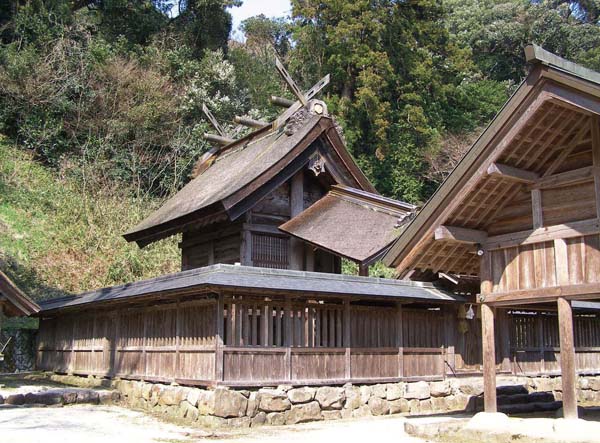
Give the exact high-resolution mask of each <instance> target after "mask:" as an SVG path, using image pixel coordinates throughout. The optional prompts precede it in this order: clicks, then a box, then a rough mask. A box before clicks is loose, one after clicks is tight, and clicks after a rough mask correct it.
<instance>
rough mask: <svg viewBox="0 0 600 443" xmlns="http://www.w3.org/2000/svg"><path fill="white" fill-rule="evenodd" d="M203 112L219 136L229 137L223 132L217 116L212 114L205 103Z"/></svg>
mask: <svg viewBox="0 0 600 443" xmlns="http://www.w3.org/2000/svg"><path fill="white" fill-rule="evenodd" d="M202 112H204V115H206V118H207V119H208V121H209V122H210V124H211V125H213V128H215V130H216V131H217V132H218V133H219V135H220V136H221V137H227V133H226V132H225V131H224V130H223V128H222V127H221V125H220V124H219V122H218V121H217V119H216V118H215V116H214V115H213V114H212V112H210V110H209V109H208V107H207V106H206V104H204V103H202Z"/></svg>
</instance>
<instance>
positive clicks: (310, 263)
mask: <svg viewBox="0 0 600 443" xmlns="http://www.w3.org/2000/svg"><path fill="white" fill-rule="evenodd" d="M304 251H305V252H306V270H307V271H311V272H312V271H314V270H315V250H314V249H313V247H312V246H309V245H307V246H306V248H305V249H304Z"/></svg>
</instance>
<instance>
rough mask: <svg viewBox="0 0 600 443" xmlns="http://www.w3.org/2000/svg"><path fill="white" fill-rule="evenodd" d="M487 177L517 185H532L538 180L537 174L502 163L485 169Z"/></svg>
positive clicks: (493, 164)
mask: <svg viewBox="0 0 600 443" xmlns="http://www.w3.org/2000/svg"><path fill="white" fill-rule="evenodd" d="M487 173H488V175H490V176H492V177H497V178H501V179H504V180H509V181H513V182H518V183H527V184H533V183H535V182H536V181H537V180H538V179H539V178H540V176H539V174H537V173H535V172H532V171H526V170H525V169H519V168H515V167H513V166H509V165H504V164H502V163H492V164H491V165H490V166H489V167H488V169H487Z"/></svg>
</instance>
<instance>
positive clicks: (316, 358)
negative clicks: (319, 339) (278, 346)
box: [292, 348, 346, 380]
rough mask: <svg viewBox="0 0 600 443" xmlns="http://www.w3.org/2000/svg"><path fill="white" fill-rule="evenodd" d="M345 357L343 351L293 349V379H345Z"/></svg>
mask: <svg viewBox="0 0 600 443" xmlns="http://www.w3.org/2000/svg"><path fill="white" fill-rule="evenodd" d="M345 356H346V352H345V350H343V349H331V348H320V349H313V350H309V349H303V350H300V349H292V379H294V380H316V379H343V378H344V372H345V371H344V369H345V362H346V358H345Z"/></svg>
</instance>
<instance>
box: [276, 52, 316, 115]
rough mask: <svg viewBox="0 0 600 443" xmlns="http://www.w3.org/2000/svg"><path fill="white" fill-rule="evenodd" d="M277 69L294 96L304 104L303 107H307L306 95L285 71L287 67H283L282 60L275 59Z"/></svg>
mask: <svg viewBox="0 0 600 443" xmlns="http://www.w3.org/2000/svg"><path fill="white" fill-rule="evenodd" d="M275 67H276V68H277V71H278V72H279V74H280V75H281V78H283V80H284V81H285V82H286V83H287V84H288V86H289V87H290V89H291V90H292V92H293V93H294V95H295V96H296V97H297V98H298V100H299V101H300V102H301V103H302V105H303V106H306V105H307V104H308V100H307V99H306V97H305V96H304V93H303V92H302V90H301V89H300V88H299V87H298V85H297V84H296V82H295V81H294V79H293V78H292V76H291V75H290V73H289V72H288V71H287V69H285V66H283V63H281V60H279V58H278V57H275Z"/></svg>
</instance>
